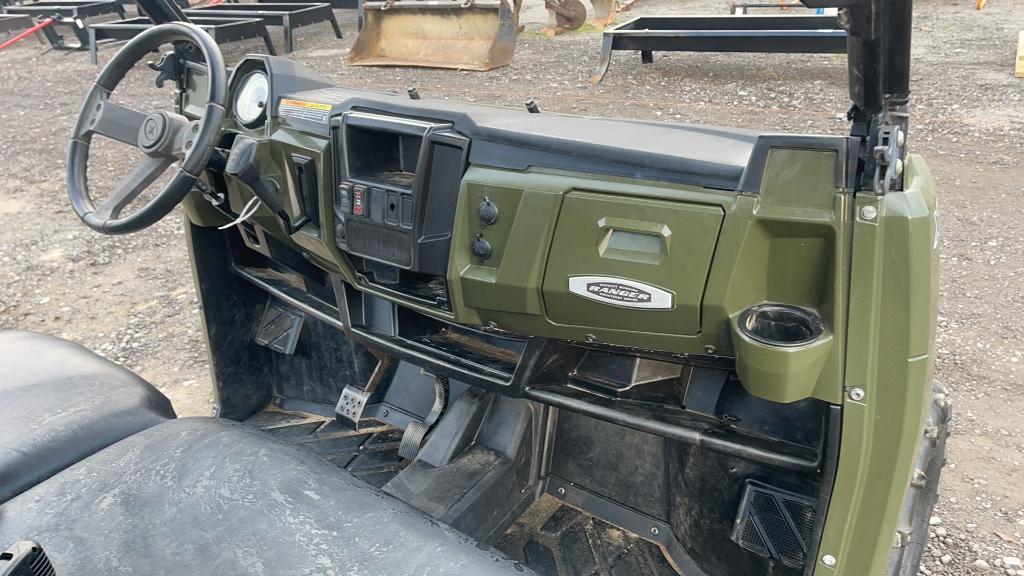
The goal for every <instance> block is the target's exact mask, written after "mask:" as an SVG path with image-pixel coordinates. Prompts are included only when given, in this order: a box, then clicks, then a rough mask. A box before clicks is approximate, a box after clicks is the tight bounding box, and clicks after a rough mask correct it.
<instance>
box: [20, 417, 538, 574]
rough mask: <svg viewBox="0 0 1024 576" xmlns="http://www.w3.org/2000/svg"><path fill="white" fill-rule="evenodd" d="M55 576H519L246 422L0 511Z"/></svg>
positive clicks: (182, 422) (90, 471) (92, 461)
mask: <svg viewBox="0 0 1024 576" xmlns="http://www.w3.org/2000/svg"><path fill="white" fill-rule="evenodd" d="M19 539H32V540H35V541H37V542H39V543H40V544H42V545H43V548H44V549H45V550H46V551H47V553H48V554H49V556H50V559H51V561H52V562H53V565H54V568H55V569H56V571H57V574H89V575H91V576H105V575H113V574H119V575H120V574H167V575H177V574H180V575H183V576H184V575H189V576H192V575H205V574H209V575H211V576H212V575H217V576H220V575H224V574H232V575H238V574H282V575H284V574H306V575H311V574H323V575H328V574H336V575H339V576H340V575H344V574H373V575H375V576H398V575H402V576H431V575H451V576H455V575H467V576H476V575H488V576H505V575H509V576H512V575H515V576H527V575H528V574H531V572H530V571H529V570H527V569H525V568H523V567H522V566H521V565H519V564H515V563H513V562H511V561H509V560H507V559H505V558H503V557H502V556H500V555H498V553H496V552H493V551H489V550H487V549H484V548H482V547H480V546H479V545H478V544H477V543H475V542H473V541H472V540H469V539H468V538H466V537H465V536H463V535H460V534H459V533H458V532H455V531H454V530H452V529H450V528H448V527H446V526H444V525H442V524H440V523H438V522H436V521H434V520H432V519H431V518H429V517H428V516H426V515H425V514H423V513H422V512H420V511H418V510H415V509H413V508H412V507H410V506H408V505H407V504H405V503H403V502H401V501H399V500H397V499H395V498H392V497H391V496H388V495H387V494H385V493H384V492H382V491H380V490H378V489H376V488H373V487H372V486H370V485H368V484H365V483H363V482H362V481H360V480H358V479H356V478H354V477H353V476H351V475H349V474H348V473H347V472H345V471H344V470H341V469H339V468H338V467H336V466H335V465H334V464H331V463H330V462H328V461H326V460H324V459H322V458H320V457H319V456H317V455H315V454H313V453H312V452H308V451H305V450H303V449H301V448H297V447H296V446H294V445H291V444H286V443H284V442H282V441H280V440H278V439H276V438H274V437H273V436H271V435H269V434H266V433H264V432H260V431H258V430H254V429H252V428H249V427H247V426H244V425H242V424H238V423H235V422H231V421H228V420H223V419H216V418H182V419H178V420H172V421H169V422H165V423H163V424H160V425H158V426H154V427H152V428H150V429H148V430H146V431H144V432H140V433H139V434H136V435H134V436H132V437H130V438H127V439H125V440H122V441H121V442H118V443H117V444H115V445H113V446H111V447H109V448H107V449H105V450H103V451H101V452H99V453H98V454H95V455H93V456H92V457H90V458H88V459H86V460H84V461H82V462H80V463H78V464H76V465H74V466H72V467H70V468H68V469H67V470H65V471H63V472H61V473H60V474H58V475H56V476H54V477H53V478H50V479H49V480H47V481H46V482H43V483H42V484H40V485H38V486H36V487H34V488H32V489H31V490H28V491H27V492H25V493H23V494H21V495H19V496H18V497H16V498H14V499H13V500H10V501H9V502H7V503H5V504H3V505H2V506H0V542H7V541H10V542H14V541H16V540H19Z"/></svg>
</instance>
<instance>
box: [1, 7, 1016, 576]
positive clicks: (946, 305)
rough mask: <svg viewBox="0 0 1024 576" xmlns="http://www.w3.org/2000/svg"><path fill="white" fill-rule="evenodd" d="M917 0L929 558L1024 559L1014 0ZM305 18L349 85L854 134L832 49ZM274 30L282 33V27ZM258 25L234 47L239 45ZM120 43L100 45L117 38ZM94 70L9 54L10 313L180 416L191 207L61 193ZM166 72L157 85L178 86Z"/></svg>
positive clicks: (156, 104) (14, 321)
mask: <svg viewBox="0 0 1024 576" xmlns="http://www.w3.org/2000/svg"><path fill="white" fill-rule="evenodd" d="M973 4H974V2H972V1H969V0H919V1H918V2H917V6H916V25H915V45H914V53H913V60H914V61H913V101H912V109H913V116H912V121H911V137H910V147H911V150H912V151H913V152H914V153H916V154H922V155H924V156H926V157H927V159H928V162H929V164H930V166H931V167H932V169H933V171H934V172H935V174H936V177H937V178H938V180H939V185H940V190H941V200H940V202H941V216H940V220H941V231H942V234H941V239H940V248H941V252H942V262H943V275H942V283H941V292H942V304H941V310H940V318H939V334H938V345H937V348H938V356H937V364H936V376H937V377H938V378H940V379H941V380H942V381H943V382H945V383H946V384H947V385H948V386H949V387H950V388H951V389H952V390H953V391H954V395H955V402H956V407H957V411H956V420H955V435H954V436H953V438H952V439H951V448H950V450H951V460H950V465H949V468H948V469H947V471H946V473H945V475H944V478H943V483H942V499H941V500H940V503H939V506H938V508H937V510H936V513H935V517H934V518H932V525H933V539H932V545H931V548H930V550H929V551H928V553H927V554H926V559H925V561H924V563H923V565H922V572H923V573H925V574H974V573H978V574H1007V575H1015V576H1024V566H1022V565H1021V561H1020V558H1022V557H1024V467H1022V462H1024V419H1022V418H1021V416H1020V415H1021V414H1024V395H1022V394H1021V393H1022V392H1024V383H1022V381H1021V375H1022V373H1024V361H1022V357H1024V291H1022V290H1021V288H1020V286H1021V281H1022V279H1024V232H1022V229H1024V228H1022V226H1021V224H1020V220H1021V218H1022V217H1024V209H1022V208H1021V205H1020V204H1019V203H1018V201H1019V200H1020V198H1021V195H1022V194H1024V190H1022V188H1024V163H1022V159H1024V80H1020V79H1014V78H1013V77H1012V67H1013V60H1014V50H1015V46H1016V38H1017V33H1018V31H1019V30H1022V29H1024V2H1022V0H991V1H990V2H989V3H988V6H987V7H986V9H985V10H984V11H981V12H977V11H975V10H974V9H973ZM725 11H726V10H725V7H724V3H723V2H721V1H720V0H714V1H712V0H673V1H669V0H642V2H641V3H640V5H639V6H638V7H637V8H636V9H635V10H634V13H635V14H652V13H678V14H700V13H719V14H721V13H724V12H725ZM338 17H339V21H340V22H341V24H342V28H343V31H344V32H345V35H346V38H345V39H344V40H341V41H339V40H336V39H334V38H333V36H331V35H330V33H329V28H328V27H327V26H326V25H318V26H313V27H309V28H303V29H300V30H298V31H297V33H296V47H297V51H296V52H295V53H294V54H292V55H291V57H292V58H294V59H296V60H298V61H301V62H303V63H305V64H306V65H308V66H310V67H311V68H313V69H315V70H317V71H319V72H320V73H322V74H324V75H326V76H327V77H329V78H331V79H333V80H336V81H337V82H338V83H340V84H349V85H356V86H363V87H368V88H374V89H379V90H392V91H402V90H404V89H405V87H406V86H408V85H410V84H415V85H417V86H418V87H419V90H420V92H421V93H422V94H423V95H425V96H430V97H441V98H450V99H452V100H460V101H476V102H485V103H494V104H507V105H513V106H519V105H521V103H522V102H523V100H524V99H525V98H526V97H527V96H533V97H534V98H536V100H537V101H538V103H539V105H540V106H541V108H542V109H546V110H554V111H562V112H573V113H580V114H588V115H596V116H622V117H630V118H642V119H653V118H659V119H662V120H669V121H682V122H700V123H710V124H725V125H733V126H740V127H749V128H754V129H758V130H762V131H787V132H824V133H842V132H844V130H846V128H847V126H846V123H845V121H844V120H843V112H844V111H845V110H846V108H847V107H848V100H847V97H846V80H845V73H846V66H845V61H844V58H842V57H839V56H826V55H815V56H796V55H793V56H785V55H784V56H753V57H752V56H750V55H697V54H665V55H662V54H657V55H656V60H655V62H654V63H653V64H650V65H644V66H641V65H640V63H639V58H638V57H637V56H636V55H632V54H626V53H619V54H617V55H616V56H615V59H614V61H613V63H612V68H611V71H610V72H609V74H608V76H607V78H606V80H605V81H604V82H603V83H602V84H600V85H598V86H596V87H594V86H591V85H590V83H589V81H588V80H589V78H590V76H591V74H592V73H593V70H594V66H595V64H596V61H597V57H598V53H599V44H600V41H599V36H598V33H597V32H596V31H594V30H592V29H584V30H583V31H581V32H576V33H570V34H564V35H561V36H558V37H555V38H549V37H546V36H545V35H543V34H541V33H540V32H539V29H540V28H541V26H542V25H543V24H544V22H545V21H546V15H545V12H544V10H543V8H542V4H541V3H540V2H539V1H533V0H531V1H530V2H528V6H527V7H526V9H525V12H524V18H523V21H524V22H525V23H526V25H527V30H526V32H525V33H524V34H522V35H520V39H519V45H518V50H517V53H516V59H515V62H514V63H513V64H512V65H511V66H508V67H506V68H504V69H500V70H495V71H491V72H488V73H471V72H456V71H443V70H417V69H371V68H357V67H349V66H346V65H345V64H344V56H345V54H346V52H347V50H348V47H349V46H350V45H351V41H352V39H353V38H354V37H355V14H354V13H353V12H350V11H340V12H338ZM274 39H275V42H276V43H278V44H279V45H280V35H276V36H275V37H274ZM260 50H261V45H260V44H258V43H256V42H250V43H242V44H235V45H229V46H227V47H226V48H225V57H226V58H227V60H228V61H229V62H234V61H237V60H238V58H240V57H241V56H242V55H243V54H245V53H246V52H247V51H254V52H255V51H260ZM113 52H114V48H107V49H105V50H104V51H103V52H101V57H105V58H109V57H110V55H111V54H113ZM97 71H98V70H97V69H96V68H95V67H93V66H91V65H89V63H88V58H87V57H86V56H85V55H84V54H81V53H53V52H50V53H44V50H43V49H42V48H41V47H40V46H39V45H38V44H36V43H35V42H34V41H26V42H23V43H21V44H20V45H18V46H16V47H14V48H12V49H8V50H6V51H4V52H0V88H2V89H0V166H2V167H3V169H4V172H5V174H4V176H3V178H2V179H0V328H17V329H26V330H37V331H41V332H49V333H54V334H59V335H62V336H65V337H68V338H71V339H74V340H77V341H79V342H82V343H83V344H84V345H86V346H88V347H90V348H92V349H94V350H97V351H99V352H100V353H101V354H103V355H105V356H107V357H109V358H112V359H114V360H116V361H117V362H119V363H122V364H124V365H125V366H128V367H129V368H131V369H133V370H135V371H137V372H139V373H141V374H142V375H143V376H144V377H146V378H148V379H149V380H150V381H152V382H153V383H154V384H156V385H157V386H158V387H159V388H160V389H161V390H163V391H164V392H165V393H166V394H167V395H168V396H169V397H170V398H171V399H172V400H173V402H174V404H175V407H176V409H177V410H178V412H179V414H182V415H194V414H205V413H208V412H209V406H210V403H211V399H210V391H209V373H208V366H207V363H206V357H205V354H206V351H205V349H204V345H203V340H202V332H201V326H200V321H199V317H198V310H197V302H196V298H195V294H194V291H193V288H192V281H191V277H190V275H191V273H190V270H189V266H188V259H187V258H186V254H185V250H184V248H183V247H182V231H181V225H180V220H179V219H178V218H174V217H170V218H166V219H165V220H163V221H162V222H160V223H158V224H157V225H156V226H154V227H152V228H150V229H149V230H147V231H145V232H143V233H140V234H135V235H131V236H126V237H102V236H100V235H97V234H95V233H93V232H91V231H89V230H87V229H86V228H84V227H83V226H82V225H81V224H80V223H79V222H78V220H77V219H76V218H75V216H74V214H73V213H72V211H71V210H70V207H69V206H68V203H67V199H66V195H65V191H64V190H65V187H64V158H63V155H64V149H65V145H66V139H67V136H68V134H69V132H70V129H71V126H72V124H73V122H74V119H75V117H76V115H77V113H78V109H79V106H80V105H81V100H82V98H83V97H84V95H85V93H86V90H87V89H88V87H89V85H90V83H91V82H92V80H93V79H94V78H95V75H96V73H97ZM151 80H152V76H151V75H150V74H148V73H142V72H139V73H138V74H135V75H134V76H133V77H130V78H129V84H128V85H126V87H125V89H124V91H123V94H121V96H122V98H123V99H125V100H127V101H128V102H129V103H131V104H134V105H136V107H137V108H138V109H142V110H156V109H169V101H170V98H169V94H160V93H158V92H157V91H156V90H155V89H153V88H152V87H150V86H149V83H150V82H151ZM165 92H166V89H165ZM124 155H125V153H124V150H123V149H117V148H116V147H111V149H109V150H100V151H99V152H98V153H97V154H96V160H95V162H94V165H93V169H92V171H91V172H90V179H91V181H92V183H93V185H94V186H95V187H97V188H99V187H102V186H110V185H111V184H112V183H114V182H116V181H117V180H119V176H120V175H123V174H125V173H126V170H127V169H128V166H129V164H128V163H127V162H126V161H125V157H124Z"/></svg>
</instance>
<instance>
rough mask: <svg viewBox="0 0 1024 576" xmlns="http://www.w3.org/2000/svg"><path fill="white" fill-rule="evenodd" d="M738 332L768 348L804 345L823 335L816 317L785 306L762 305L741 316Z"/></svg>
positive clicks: (801, 309)
mask: <svg viewBox="0 0 1024 576" xmlns="http://www.w3.org/2000/svg"><path fill="white" fill-rule="evenodd" d="M739 328H740V331H741V332H743V334H744V335H746V336H747V337H748V338H750V339H752V340H755V341H757V342H760V343H762V344H767V345H769V346H785V347H790V346H803V345H804V344H809V343H811V342H814V341H815V340H817V339H818V338H820V337H821V335H822V334H824V332H825V327H824V326H822V324H821V319H820V318H818V315H817V314H815V313H814V312H811V311H810V310H807V309H806V308H799V307H797V306H790V305H788V304H761V305H759V306H754V307H752V308H747V309H746V310H744V311H743V312H742V313H741V314H740V320H739Z"/></svg>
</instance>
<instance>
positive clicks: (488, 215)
mask: <svg viewBox="0 0 1024 576" xmlns="http://www.w3.org/2000/svg"><path fill="white" fill-rule="evenodd" d="M476 215H477V216H479V217H480V221H481V222H483V223H484V224H485V225H490V224H494V223H495V222H497V221H498V206H497V205H496V204H495V203H494V202H491V199H490V198H484V199H483V200H481V201H480V206H478V207H477V209H476Z"/></svg>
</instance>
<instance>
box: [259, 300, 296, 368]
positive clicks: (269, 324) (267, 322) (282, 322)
mask: <svg viewBox="0 0 1024 576" xmlns="http://www.w3.org/2000/svg"><path fill="white" fill-rule="evenodd" d="M305 319H306V315H305V314H303V313H302V312H299V311H298V310H294V309H291V308H288V307H285V306H283V305H281V304H279V303H277V302H274V301H273V300H270V301H269V302H267V307H266V308H264V309H263V316H262V317H261V318H260V325H259V328H258V329H257V330H256V343H257V344H259V345H260V346H265V347H267V348H270V349H271V350H273V351H274V352H280V353H281V354H288V355H291V354H294V353H295V347H296V346H297V345H298V343H299V334H300V333H301V332H302V323H303V321H304V320H305Z"/></svg>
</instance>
